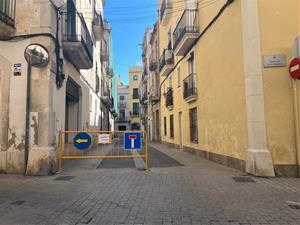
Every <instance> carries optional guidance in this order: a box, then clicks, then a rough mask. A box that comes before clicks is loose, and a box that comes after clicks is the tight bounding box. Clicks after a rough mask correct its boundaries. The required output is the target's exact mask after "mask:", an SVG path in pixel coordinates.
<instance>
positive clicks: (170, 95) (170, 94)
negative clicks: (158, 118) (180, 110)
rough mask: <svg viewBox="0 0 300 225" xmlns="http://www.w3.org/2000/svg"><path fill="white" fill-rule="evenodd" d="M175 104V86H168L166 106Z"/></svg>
mask: <svg viewBox="0 0 300 225" xmlns="http://www.w3.org/2000/svg"><path fill="white" fill-rule="evenodd" d="M169 106H173V88H168V90H167V93H166V107H169Z"/></svg>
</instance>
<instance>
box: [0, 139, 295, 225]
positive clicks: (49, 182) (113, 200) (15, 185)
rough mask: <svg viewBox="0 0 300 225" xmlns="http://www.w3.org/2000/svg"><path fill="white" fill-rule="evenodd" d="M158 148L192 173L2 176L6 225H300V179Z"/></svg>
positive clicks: (1, 211) (1, 210)
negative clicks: (246, 170) (267, 175)
mask: <svg viewBox="0 0 300 225" xmlns="http://www.w3.org/2000/svg"><path fill="white" fill-rule="evenodd" d="M150 145H151V146H152V147H155V148H156V149H159V150H160V151H161V152H163V153H164V154H167V155H169V156H171V157H172V158H174V159H175V160H177V161H178V162H180V163H182V164H183V165H184V166H171V167H154V168H151V170H150V171H149V172H148V173H146V172H145V171H137V170H136V169H134V168H121V169H106V168H105V169H93V168H91V167H89V168H88V169H87V168H86V167H84V166H83V167H82V168H81V169H80V168H77V169H76V170H74V171H72V170H68V171H67V172H64V173H63V174H61V175H56V176H52V177H23V176H15V175H0V224H1V225H2V224H3V225H10V224H89V225H90V224H101V225H102V224H154V225H156V224H157V225H158V224H184V225H185V224H197V225H201V224H203V225H204V224H205V225H206V224H211V225H217V224H219V225H242V224H243V225H246V224H247V225H257V224H259V225H262V224H264V225H266V224H269V225H279V224H281V225H285V224H289V225H296V224H297V225H299V221H300V210H299V209H296V208H298V207H299V206H297V204H295V203H297V202H300V180H299V179H296V178H272V179H266V178H256V177H251V176H247V175H246V174H244V173H242V172H240V171H237V170H234V169H232V168H228V167H225V166H222V165H219V164H216V163H213V162H210V161H207V160H205V159H201V158H199V157H195V156H194V155H192V154H189V153H184V152H181V151H178V150H177V149H172V148H169V147H167V146H165V145H161V144H154V143H151V144H150ZM55 178H60V179H65V180H55ZM233 178H235V179H236V180H237V181H242V182H237V181H235V180H234V179H233ZM245 181H248V182H245Z"/></svg>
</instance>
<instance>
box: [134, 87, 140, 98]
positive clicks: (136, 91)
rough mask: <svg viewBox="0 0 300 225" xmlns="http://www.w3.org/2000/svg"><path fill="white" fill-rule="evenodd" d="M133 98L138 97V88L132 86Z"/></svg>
mask: <svg viewBox="0 0 300 225" xmlns="http://www.w3.org/2000/svg"><path fill="white" fill-rule="evenodd" d="M132 98H133V99H138V98H139V89H138V88H133V96H132Z"/></svg>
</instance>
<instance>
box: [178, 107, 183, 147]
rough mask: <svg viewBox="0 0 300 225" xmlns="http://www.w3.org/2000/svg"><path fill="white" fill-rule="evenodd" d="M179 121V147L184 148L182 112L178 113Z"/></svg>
mask: <svg viewBox="0 0 300 225" xmlns="http://www.w3.org/2000/svg"><path fill="white" fill-rule="evenodd" d="M178 121H179V148H180V149H183V137H182V135H183V131H182V112H179V113H178Z"/></svg>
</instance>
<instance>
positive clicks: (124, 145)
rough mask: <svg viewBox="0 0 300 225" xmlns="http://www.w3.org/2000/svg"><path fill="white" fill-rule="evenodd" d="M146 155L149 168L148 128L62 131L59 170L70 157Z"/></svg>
mask: <svg viewBox="0 0 300 225" xmlns="http://www.w3.org/2000/svg"><path fill="white" fill-rule="evenodd" d="M122 158H142V159H144V163H145V169H146V170H148V165H149V164H148V161H149V156H148V140H147V133H146V132H145V131H60V132H59V146H58V172H61V171H62V166H63V162H64V160H68V159H122Z"/></svg>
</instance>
